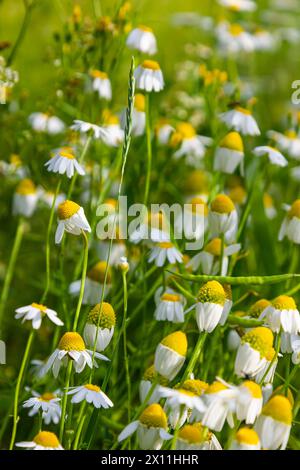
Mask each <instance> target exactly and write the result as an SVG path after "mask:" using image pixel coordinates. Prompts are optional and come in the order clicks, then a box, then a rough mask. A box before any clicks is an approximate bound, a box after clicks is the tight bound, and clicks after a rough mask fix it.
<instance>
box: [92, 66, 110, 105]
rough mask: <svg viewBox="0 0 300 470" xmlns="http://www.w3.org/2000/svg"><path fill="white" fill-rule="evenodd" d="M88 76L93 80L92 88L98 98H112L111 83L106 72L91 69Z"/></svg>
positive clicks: (108, 99)
mask: <svg viewBox="0 0 300 470" xmlns="http://www.w3.org/2000/svg"><path fill="white" fill-rule="evenodd" d="M90 76H91V78H92V80H93V83H92V88H93V90H94V91H96V92H97V93H98V95H99V98H103V99H104V100H107V101H110V100H111V98H112V91H111V84H110V80H109V78H108V75H107V73H105V72H102V71H101V70H92V71H91V72H90Z"/></svg>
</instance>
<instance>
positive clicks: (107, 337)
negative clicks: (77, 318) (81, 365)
mask: <svg viewBox="0 0 300 470" xmlns="http://www.w3.org/2000/svg"><path fill="white" fill-rule="evenodd" d="M115 325H116V314H115V311H114V309H113V307H112V305H111V304H109V303H108V302H102V305H101V304H100V303H98V304H97V305H95V307H94V308H93V309H92V310H91V311H90V313H89V314H88V318H87V322H86V324H85V327H84V330H83V337H84V340H85V342H86V344H87V345H88V346H89V347H90V348H92V349H93V348H94V344H95V341H96V351H104V349H106V348H107V346H108V345H109V343H110V341H111V339H112V337H113V334H114V329H115ZM96 338H97V339H96Z"/></svg>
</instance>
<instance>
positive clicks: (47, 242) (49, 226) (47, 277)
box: [40, 180, 61, 304]
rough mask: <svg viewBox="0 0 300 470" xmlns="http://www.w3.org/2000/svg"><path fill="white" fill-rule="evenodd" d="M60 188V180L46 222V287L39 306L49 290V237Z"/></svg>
mask: <svg viewBox="0 0 300 470" xmlns="http://www.w3.org/2000/svg"><path fill="white" fill-rule="evenodd" d="M60 186H61V180H59V181H58V183H57V186H56V190H55V194H54V196H53V201H52V206H51V211H50V217H49V222H48V227H47V235H46V285H45V290H44V292H43V295H42V298H41V302H40V303H41V304H42V303H43V302H45V300H46V298H47V295H48V292H49V288H50V279H51V277H50V237H51V230H52V225H53V219H54V212H55V203H56V199H57V196H58V193H59V190H60Z"/></svg>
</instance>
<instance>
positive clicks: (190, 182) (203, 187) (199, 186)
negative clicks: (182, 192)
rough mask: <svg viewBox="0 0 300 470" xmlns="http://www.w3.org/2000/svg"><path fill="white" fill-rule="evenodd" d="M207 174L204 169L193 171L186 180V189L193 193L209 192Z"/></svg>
mask: <svg viewBox="0 0 300 470" xmlns="http://www.w3.org/2000/svg"><path fill="white" fill-rule="evenodd" d="M207 186H208V182H207V175H206V174H205V173H204V172H203V171H202V170H194V171H192V172H191V173H190V174H189V176H188V177H187V179H186V181H185V189H186V191H188V192H189V193H191V194H194V193H201V192H203V193H206V192H207Z"/></svg>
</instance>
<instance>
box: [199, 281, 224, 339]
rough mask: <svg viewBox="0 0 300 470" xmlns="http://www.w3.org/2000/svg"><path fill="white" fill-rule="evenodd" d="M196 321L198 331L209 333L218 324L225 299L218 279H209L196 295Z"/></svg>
mask: <svg viewBox="0 0 300 470" xmlns="http://www.w3.org/2000/svg"><path fill="white" fill-rule="evenodd" d="M197 300H198V302H197V304H196V321H197V325H198V328H199V331H207V332H208V333H211V332H212V331H213V330H214V329H215V328H216V326H217V325H218V323H219V321H220V319H221V316H222V313H223V309H224V305H225V300H226V295H225V291H224V289H223V287H222V285H221V284H220V283H219V282H218V281H209V282H207V283H206V284H204V286H202V287H201V289H200V290H199V293H198V296H197Z"/></svg>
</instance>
